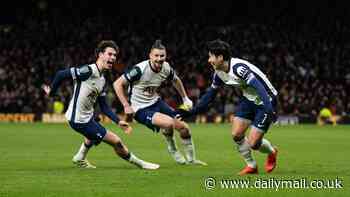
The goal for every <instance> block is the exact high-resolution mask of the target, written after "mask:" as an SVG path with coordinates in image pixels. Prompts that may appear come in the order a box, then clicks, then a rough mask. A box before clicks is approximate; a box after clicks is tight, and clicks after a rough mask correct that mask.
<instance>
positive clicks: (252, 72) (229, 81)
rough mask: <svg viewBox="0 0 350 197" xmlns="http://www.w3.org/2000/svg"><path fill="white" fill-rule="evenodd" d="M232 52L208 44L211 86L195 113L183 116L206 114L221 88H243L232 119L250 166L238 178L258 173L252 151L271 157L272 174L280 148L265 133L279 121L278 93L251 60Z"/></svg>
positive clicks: (224, 45) (234, 134) (220, 44)
mask: <svg viewBox="0 0 350 197" xmlns="http://www.w3.org/2000/svg"><path fill="white" fill-rule="evenodd" d="M230 50H231V49H230V45H229V44H228V43H226V42H224V41H221V40H214V41H211V42H209V43H208V51H209V59H208V62H209V63H210V64H211V66H212V67H213V68H214V70H215V73H214V76H213V81H212V85H211V87H210V88H209V90H208V91H207V92H206V93H205V94H204V95H203V96H202V97H201V98H200V100H199V102H198V104H197V105H196V106H195V107H194V108H193V109H192V110H190V111H188V112H186V111H184V110H182V111H180V113H181V116H182V117H184V118H185V117H187V116H190V115H193V114H197V113H200V112H203V111H205V109H207V105H208V104H209V103H210V102H211V101H213V99H214V98H215V96H216V93H217V92H218V89H219V87H222V86H223V85H226V86H233V87H238V88H240V89H241V90H242V92H243V97H242V98H241V99H240V102H239V105H238V109H237V111H236V113H235V117H234V120H233V127H232V137H233V140H234V142H235V143H236V144H237V149H238V152H239V153H240V154H241V155H242V156H243V158H244V160H245V162H246V163H247V166H246V167H245V168H244V169H243V170H242V171H240V172H239V175H245V174H255V173H258V167H257V164H256V161H255V159H254V158H253V157H252V154H251V149H253V150H259V151H260V152H262V153H266V154H268V157H267V161H266V163H265V170H266V172H271V171H272V170H273V169H274V168H275V166H276V157H277V149H276V147H273V146H272V145H271V143H270V142H269V141H268V140H267V139H266V138H264V134H265V133H266V132H267V130H268V128H269V126H270V124H271V123H273V122H274V121H275V119H276V113H275V107H276V96H277V91H276V90H275V88H274V87H273V86H272V85H271V83H270V81H269V80H268V79H267V77H266V76H265V74H264V73H262V72H261V71H260V70H259V69H258V68H257V67H256V66H254V65H253V64H251V63H249V62H248V61H245V60H242V59H238V58H232V57H231V53H230ZM250 126H251V131H250V134H249V136H248V138H246V137H245V132H246V131H247V129H248V127H250Z"/></svg>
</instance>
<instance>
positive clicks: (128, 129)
mask: <svg viewBox="0 0 350 197" xmlns="http://www.w3.org/2000/svg"><path fill="white" fill-rule="evenodd" d="M118 125H119V127H120V128H122V129H123V131H124V133H126V134H128V135H130V134H131V132H132V127H131V126H130V125H129V123H127V122H125V121H123V120H121V121H119V123H118Z"/></svg>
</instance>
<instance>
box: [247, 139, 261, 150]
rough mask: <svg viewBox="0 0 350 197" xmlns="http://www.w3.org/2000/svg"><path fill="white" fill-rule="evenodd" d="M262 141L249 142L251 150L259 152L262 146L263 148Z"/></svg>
mask: <svg viewBox="0 0 350 197" xmlns="http://www.w3.org/2000/svg"><path fill="white" fill-rule="evenodd" d="M261 143H262V141H261V140H257V141H252V142H249V145H250V148H251V149H253V150H259V148H260V146H261Z"/></svg>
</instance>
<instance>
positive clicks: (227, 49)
mask: <svg viewBox="0 0 350 197" xmlns="http://www.w3.org/2000/svg"><path fill="white" fill-rule="evenodd" d="M207 49H208V51H209V52H210V53H212V54H214V55H215V56H219V55H222V57H223V59H224V60H225V61H227V60H229V58H230V57H231V46H230V45H229V44H228V43H227V42H224V41H222V40H220V39H216V40H213V41H210V42H208V43H207Z"/></svg>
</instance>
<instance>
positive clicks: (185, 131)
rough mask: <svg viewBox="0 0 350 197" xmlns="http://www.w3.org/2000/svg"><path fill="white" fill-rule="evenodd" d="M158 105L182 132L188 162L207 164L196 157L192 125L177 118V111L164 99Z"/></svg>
mask: <svg viewBox="0 0 350 197" xmlns="http://www.w3.org/2000/svg"><path fill="white" fill-rule="evenodd" d="M158 106H159V110H160V112H161V113H162V114H165V115H168V116H170V117H171V118H173V121H174V125H173V128H174V129H176V130H177V131H178V132H179V134H180V138H181V142H182V144H183V147H184V152H185V154H186V157H187V161H188V163H189V164H198V165H207V164H206V163H205V162H202V161H200V160H198V159H196V152H195V146H194V143H193V138H192V135H191V131H190V127H189V126H188V125H187V123H186V122H184V121H181V120H179V119H177V118H176V116H177V115H178V114H177V112H176V111H175V110H173V109H172V108H171V107H170V106H169V105H168V104H167V103H165V102H164V101H162V100H160V101H159V102H158Z"/></svg>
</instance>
